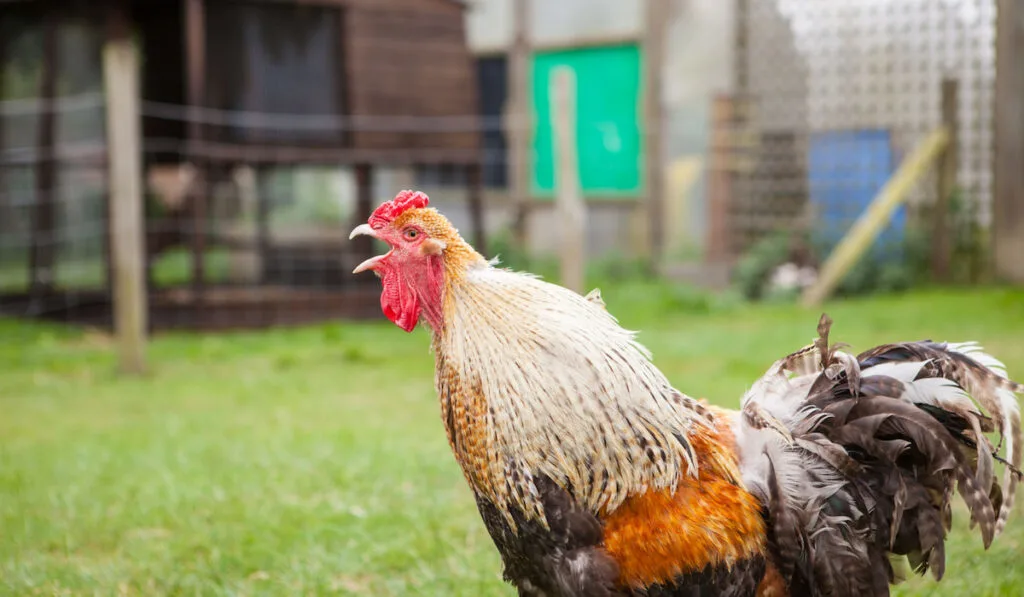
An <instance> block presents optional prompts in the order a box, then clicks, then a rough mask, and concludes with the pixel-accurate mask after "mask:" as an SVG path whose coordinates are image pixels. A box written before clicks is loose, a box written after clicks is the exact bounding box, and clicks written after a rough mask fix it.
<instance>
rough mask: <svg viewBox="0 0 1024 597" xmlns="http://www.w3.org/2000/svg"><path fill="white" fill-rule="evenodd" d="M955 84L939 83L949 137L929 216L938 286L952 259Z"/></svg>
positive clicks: (955, 127) (955, 173) (946, 279)
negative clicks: (932, 211) (951, 215)
mask: <svg viewBox="0 0 1024 597" xmlns="http://www.w3.org/2000/svg"><path fill="white" fill-rule="evenodd" d="M957 96H958V93H957V82H956V81H955V80H950V79H947V80H944V81H943V82H942V126H944V127H945V128H946V133H947V134H948V135H949V143H947V144H946V150H945V151H944V152H943V154H942V162H940V163H939V173H938V174H939V175H938V189H937V191H936V192H937V195H936V197H935V211H934V213H932V218H933V219H932V276H933V277H934V278H935V280H936V281H938V282H948V281H949V267H950V261H951V259H952V252H953V240H952V238H951V234H952V231H951V227H950V213H949V210H950V199H951V198H952V195H953V193H954V192H955V191H956V178H957V139H958V135H957V132H958V129H959V126H958V124H959V119H958V118H957V112H958V111H959V110H958V106H959V102H958V100H957Z"/></svg>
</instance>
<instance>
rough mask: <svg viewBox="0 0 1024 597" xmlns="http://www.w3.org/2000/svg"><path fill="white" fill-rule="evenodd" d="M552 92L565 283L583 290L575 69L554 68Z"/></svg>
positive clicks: (583, 239) (584, 215) (583, 222)
mask: <svg viewBox="0 0 1024 597" xmlns="http://www.w3.org/2000/svg"><path fill="white" fill-rule="evenodd" d="M549 93H550V94H551V100H552V101H551V105H552V106H553V107H554V114H553V116H554V122H553V128H554V131H553V132H554V135H553V137H554V139H555V147H556V148H557V151H558V155H557V156H556V159H557V162H556V164H557V167H556V172H557V175H556V180H555V185H556V191H555V192H556V197H555V210H556V212H557V213H558V220H559V228H560V231H561V236H562V242H561V244H562V246H561V251H560V257H561V266H562V286H565V287H566V288H569V289H570V290H573V291H575V292H578V293H582V292H583V284H584V276H585V273H586V261H585V259H586V255H585V251H586V246H585V245H586V218H587V208H586V205H585V204H584V203H583V193H582V192H581V190H580V169H579V161H578V159H577V155H576V74H575V72H574V71H573V70H572V69H571V68H569V67H565V66H559V67H556V68H555V69H553V70H552V72H551V85H550V92H549Z"/></svg>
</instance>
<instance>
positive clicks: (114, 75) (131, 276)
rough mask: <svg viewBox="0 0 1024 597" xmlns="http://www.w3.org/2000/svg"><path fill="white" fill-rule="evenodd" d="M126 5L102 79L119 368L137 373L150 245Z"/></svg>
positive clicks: (134, 54) (116, 16) (114, 8)
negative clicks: (146, 238)
mask: <svg viewBox="0 0 1024 597" xmlns="http://www.w3.org/2000/svg"><path fill="white" fill-rule="evenodd" d="M126 9H127V7H126V6H125V3H123V2H115V3H113V4H112V5H111V8H110V10H111V14H110V23H109V27H110V29H109V32H108V38H107V43H106V45H105V46H104V48H103V82H104V89H105V91H106V97H107V118H106V120H107V153H108V156H109V157H108V159H107V163H108V166H109V176H110V178H109V180H110V183H109V187H110V206H111V209H110V218H111V219H110V236H111V253H112V258H113V270H114V271H113V273H114V297H113V298H114V329H115V331H116V333H117V342H118V349H119V353H120V365H121V370H122V371H124V372H126V373H136V374H138V373H142V372H143V371H144V370H145V366H146V357H145V345H146V325H147V324H146V315H147V313H146V310H147V299H146V283H145V271H144V269H145V268H144V265H145V251H146V247H145V240H144V238H143V230H144V224H143V205H142V144H141V133H140V129H141V121H140V119H141V117H140V113H139V91H140V87H139V55H138V51H137V49H136V48H135V44H134V42H133V40H132V37H131V30H130V27H129V23H128V16H127V14H125V13H126Z"/></svg>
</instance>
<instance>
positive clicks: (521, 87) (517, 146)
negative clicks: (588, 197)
mask: <svg viewBox="0 0 1024 597" xmlns="http://www.w3.org/2000/svg"><path fill="white" fill-rule="evenodd" d="M532 2H533V0H512V47H511V48H510V49H509V52H508V101H507V112H506V118H505V134H506V136H507V137H508V148H509V154H508V155H509V176H508V179H509V191H510V192H511V195H512V202H513V206H514V210H515V214H514V218H513V223H512V234H513V236H514V237H515V241H516V244H517V245H518V246H519V247H520V248H524V247H526V244H527V243H528V241H529V239H528V238H527V226H526V218H527V216H528V213H529V199H530V197H529V195H530V172H531V168H530V157H531V155H532V153H531V151H530V140H531V137H532V131H533V118H532V117H531V113H532V110H531V109H530V106H531V101H530V61H531V58H532V57H531V54H532V49H531V47H530V43H531V37H532V36H531V35H530V19H531V13H532V10H531V9H532Z"/></svg>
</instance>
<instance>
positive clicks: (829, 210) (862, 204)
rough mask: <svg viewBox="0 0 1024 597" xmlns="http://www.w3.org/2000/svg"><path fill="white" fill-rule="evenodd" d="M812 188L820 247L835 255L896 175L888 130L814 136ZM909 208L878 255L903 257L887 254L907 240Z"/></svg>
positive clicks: (885, 235) (882, 239) (886, 233)
mask: <svg viewBox="0 0 1024 597" xmlns="http://www.w3.org/2000/svg"><path fill="white" fill-rule="evenodd" d="M808 153H809V155H808V167H807V171H808V172H807V174H808V186H809V187H810V197H811V203H812V205H813V207H814V209H815V213H816V215H817V218H818V225H817V231H818V238H817V242H818V243H820V247H821V248H822V249H824V251H825V252H826V254H827V252H829V251H831V250H832V248H834V247H835V245H836V244H837V243H838V242H839V240H840V239H842V237H843V235H845V234H846V233H847V232H848V231H849V230H850V227H851V226H852V225H853V223H854V222H855V221H856V220H857V218H858V217H859V216H860V215H861V214H862V213H864V210H866V209H867V207H868V205H869V204H870V203H871V200H872V199H874V198H875V196H876V195H877V194H878V191H879V190H881V188H882V186H884V185H885V182H886V181H887V180H888V179H889V177H890V176H891V175H892V173H893V170H894V169H895V166H896V164H895V157H894V156H893V151H892V138H891V135H890V133H889V131H886V130H855V131H830V132H824V133H814V134H812V135H811V138H810V147H809V150H808ZM906 218H907V214H906V208H905V207H903V206H900V207H899V208H898V209H897V211H896V213H895V214H894V215H893V218H892V220H891V222H890V224H889V225H888V227H886V228H885V229H884V230H883V231H882V234H881V235H880V236H879V238H878V240H877V241H875V245H874V247H873V253H874V254H875V255H876V256H880V255H885V254H887V255H890V256H893V257H895V256H897V255H898V254H899V252H898V250H889V251H887V250H885V248H886V247H887V246H888V247H889V248H890V249H895V247H893V246H892V245H893V243H899V242H900V241H902V239H903V231H904V227H905V225H906Z"/></svg>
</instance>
